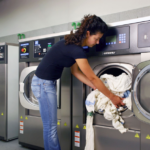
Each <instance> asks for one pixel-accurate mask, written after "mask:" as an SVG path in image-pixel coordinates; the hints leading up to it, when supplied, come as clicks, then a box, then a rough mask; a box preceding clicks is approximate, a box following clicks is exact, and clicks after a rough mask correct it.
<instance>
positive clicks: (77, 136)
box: [74, 131, 80, 147]
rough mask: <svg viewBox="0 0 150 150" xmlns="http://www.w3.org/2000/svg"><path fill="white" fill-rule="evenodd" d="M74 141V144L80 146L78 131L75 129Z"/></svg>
mask: <svg viewBox="0 0 150 150" xmlns="http://www.w3.org/2000/svg"><path fill="white" fill-rule="evenodd" d="M74 142H75V143H74V146H76V147H80V131H75V135H74Z"/></svg>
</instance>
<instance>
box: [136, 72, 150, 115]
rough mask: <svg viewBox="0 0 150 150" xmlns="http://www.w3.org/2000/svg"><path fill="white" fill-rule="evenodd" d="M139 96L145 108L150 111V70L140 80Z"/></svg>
mask: <svg viewBox="0 0 150 150" xmlns="http://www.w3.org/2000/svg"><path fill="white" fill-rule="evenodd" d="M137 97H138V99H139V103H140V105H141V106H142V107H143V109H144V110H145V111H147V112H148V113H150V72H147V73H146V74H145V75H144V76H143V77H142V78H141V80H140V81H139V84H138V86H137Z"/></svg>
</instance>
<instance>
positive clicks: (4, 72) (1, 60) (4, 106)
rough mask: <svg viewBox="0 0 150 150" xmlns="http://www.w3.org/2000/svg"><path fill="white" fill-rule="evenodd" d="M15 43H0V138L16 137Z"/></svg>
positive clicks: (16, 59) (16, 77)
mask: <svg viewBox="0 0 150 150" xmlns="http://www.w3.org/2000/svg"><path fill="white" fill-rule="evenodd" d="M18 53H19V47H18V45H17V44H9V43H0V139H2V140H5V141H9V140H12V139H16V138H18V102H19V101H18V80H19V76H18V74H19V69H18V64H19V63H18Z"/></svg>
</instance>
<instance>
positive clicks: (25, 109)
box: [19, 32, 71, 150]
mask: <svg viewBox="0 0 150 150" xmlns="http://www.w3.org/2000/svg"><path fill="white" fill-rule="evenodd" d="M66 34H69V32H62V33H59V34H50V35H45V36H39V37H33V38H28V39H22V40H19V45H20V51H19V52H20V53H19V72H20V89H19V99H20V103H19V144H21V145H23V146H26V147H30V148H34V149H44V143H43V125H42V120H41V117H40V112H39V105H38V101H37V99H36V98H35V97H34V95H33V93H32V90H31V80H32V77H33V75H34V72H35V70H36V68H37V66H38V65H39V63H40V61H41V60H42V59H43V57H44V56H45V54H46V53H47V52H48V51H49V49H50V48H51V46H52V45H53V44H54V43H56V42H57V41H59V40H60V39H62V38H63V36H64V35H66ZM56 87H57V119H58V122H57V125H58V126H57V127H58V137H59V142H60V145H61V148H62V149H65V150H70V148H71V73H70V69H69V68H65V69H64V71H63V73H62V77H61V79H59V80H57V86H56Z"/></svg>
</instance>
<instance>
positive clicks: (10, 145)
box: [0, 139, 31, 150]
mask: <svg viewBox="0 0 150 150" xmlns="http://www.w3.org/2000/svg"><path fill="white" fill-rule="evenodd" d="M0 150H31V149H28V148H25V147H22V146H21V145H20V144H19V143H18V139H17V140H12V141H9V142H5V141H0Z"/></svg>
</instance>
